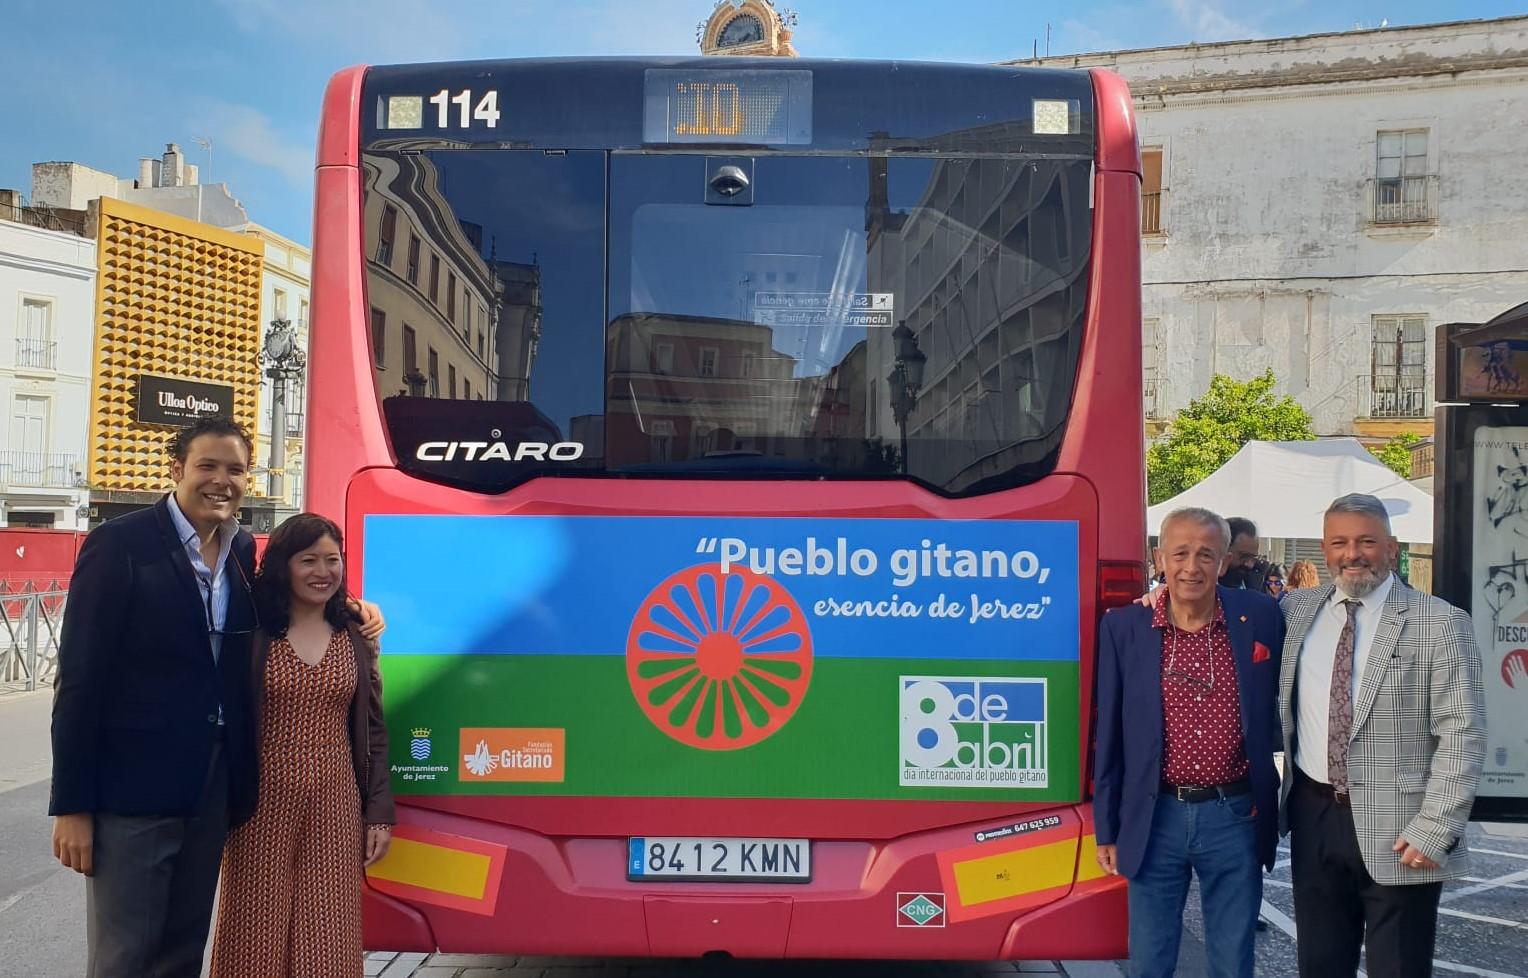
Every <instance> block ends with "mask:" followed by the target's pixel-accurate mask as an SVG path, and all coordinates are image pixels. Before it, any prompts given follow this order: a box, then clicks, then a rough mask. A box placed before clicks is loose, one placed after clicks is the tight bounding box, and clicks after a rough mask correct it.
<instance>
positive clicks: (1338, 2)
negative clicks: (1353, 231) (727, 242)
mask: <svg viewBox="0 0 1528 978" xmlns="http://www.w3.org/2000/svg"><path fill="white" fill-rule="evenodd" d="M781 5H784V6H793V7H794V8H795V9H796V10H798V11H799V13H800V15H801V24H800V27H799V28H798V29H797V32H796V45H797V47H798V48H799V49H800V50H801V52H802V53H803V54H805V55H808V56H819V57H848V58H910V59H926V60H946V61H968V62H990V61H999V60H1004V59H1010V58H1019V57H1024V56H1027V55H1028V54H1029V53H1030V51H1031V49H1032V45H1033V44H1034V43H1035V41H1037V40H1038V42H1039V45H1040V48H1041V50H1042V51H1043V50H1044V47H1045V43H1046V27H1047V21H1049V25H1050V50H1051V52H1052V53H1053V54H1066V53H1072V52H1082V51H1095V50H1105V49H1114V48H1130V47H1154V46H1158V45H1167V44H1184V43H1187V42H1189V41H1215V40H1225V39H1229V38H1244V37H1276V36H1281V35H1290V34H1309V33H1316V32H1322V31H1338V30H1348V29H1351V28H1352V27H1354V26H1355V25H1363V26H1368V27H1377V26H1379V25H1380V23H1381V21H1385V20H1388V22H1389V23H1390V24H1392V25H1404V24H1421V23H1429V22H1435V21H1442V20H1459V19H1469V18H1478V17H1502V16H1509V15H1513V14H1522V13H1528V0H1518V2H1516V3H1507V2H1500V0H1461V2H1457V3H1452V4H1443V3H1438V2H1433V3H1421V2H1416V0H1319V2H1318V0H1267V2H1263V3H1257V4H1250V3H1243V4H1234V3H1230V2H1227V0H1140V2H1135V3H1120V2H1114V0H1073V2H1071V3H1067V4H1053V5H1047V4H1040V3H1030V2H1025V0H943V2H939V0H794V2H793V3H791V2H786V0H781ZM0 6H3V9H4V10H5V16H4V24H5V28H6V30H5V36H6V44H5V50H4V53H3V55H0V86H3V87H0V90H3V91H6V92H9V93H10V96H9V98H8V101H9V102H10V105H11V108H10V109H9V110H7V111H6V113H5V116H4V119H3V121H0V187H15V188H19V189H21V190H22V191H23V192H24V193H29V192H30V188H31V164H32V163H33V162H35V161H41V160H76V161H78V162H81V163H86V164H88V165H91V166H94V167H98V168H100V169H105V170H110V171H112V172H114V173H116V174H118V175H122V176H126V175H131V174H134V173H136V172H137V160H138V158H139V157H141V156H157V155H158V154H159V153H160V152H162V151H163V148H164V144H165V143H166V142H171V141H174V142H178V143H180V144H181V146H182V148H183V149H184V150H186V152H187V154H188V157H189V159H190V161H191V162H193V163H197V164H199V165H201V166H202V167H203V171H204V176H203V179H204V180H206V169H207V168H206V163H207V159H206V154H205V152H204V151H202V150H201V149H200V148H198V147H197V146H196V144H195V143H194V141H193V137H194V136H204V137H207V138H210V139H211V140H212V143H213V160H212V167H211V179H212V181H213V182H227V183H228V184H229V187H230V189H231V191H232V192H233V194H234V195H235V196H236V197H238V198H240V199H241V200H242V201H243V202H244V205H245V207H246V208H247V209H248V210H249V212H250V216H251V217H252V218H253V219H254V220H256V221H259V222H260V223H262V224H266V225H268V226H270V227H272V228H274V229H275V230H277V231H279V232H281V233H283V234H286V235H289V236H291V237H293V238H295V239H297V240H298V241H302V242H304V243H306V242H307V241H308V240H309V238H310V230H309V227H310V223H311V203H312V160H313V138H314V131H315V126H316V120H317V117H318V107H319V100H320V98H321V96H322V94H323V90H324V85H325V83H326V82H327V80H328V77H329V75H330V74H332V73H333V72H334V71H335V70H336V69H338V68H341V67H344V66H346V65H350V64H361V63H370V64H391V63H397V62H405V61H436V60H453V59H466V58H513V57H529V56H552V55H585V54H605V55H609V54H683V53H692V52H694V51H695V44H694V35H695V25H696V24H697V23H698V22H699V21H701V20H702V19H704V18H705V17H706V16H707V15H708V14H709V13H710V11H711V9H712V6H713V0H644V2H632V0H148V2H145V3H131V2H123V0H73V2H68V0H66V2H59V0H5V2H4V3H3V5H0ZM936 11H937V12H936Z"/></svg>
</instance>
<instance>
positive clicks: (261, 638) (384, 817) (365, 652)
mask: <svg viewBox="0 0 1528 978" xmlns="http://www.w3.org/2000/svg"><path fill="white" fill-rule="evenodd" d="M347 629H348V631H349V633H350V647H351V649H352V650H354V652H355V674H356V677H357V681H356V684H355V694H354V695H353V696H352V697H351V698H350V758H351V762H352V765H353V766H354V768H355V784H356V790H357V791H358V792H359V793H360V796H361V821H362V822H364V823H365V824H366V825H392V824H393V823H394V822H395V821H396V819H397V816H396V814H395V812H394V808H393V789H392V781H391V777H390V775H389V771H388V767H387V725H386V724H385V723H384V722H383V719H382V674H381V672H380V671H379V670H378V668H377V657H376V656H375V655H374V654H373V652H372V645H371V643H370V642H368V641H366V639H364V638H362V637H361V633H360V631H359V630H358V629H357V628H356V627H355V625H349V626H347ZM270 651H271V637H270V636H269V635H267V634H266V633H265V632H264V631H258V632H256V633H255V640H254V647H253V648H252V649H251V655H250V667H251V669H252V670H253V682H251V683H250V688H251V690H252V691H253V696H254V710H253V715H254V717H255V725H256V728H255V730H256V732H255V743H256V744H259V743H260V742H261V739H260V738H261V730H260V724H261V723H262V722H263V720H264V713H265V662H266V659H268V658H269V657H270ZM362 676H365V677H368V678H369V681H368V682H361V681H360V677H362Z"/></svg>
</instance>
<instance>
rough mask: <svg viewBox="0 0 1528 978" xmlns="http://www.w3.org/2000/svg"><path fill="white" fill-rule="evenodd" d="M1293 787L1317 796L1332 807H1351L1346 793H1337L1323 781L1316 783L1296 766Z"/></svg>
mask: <svg viewBox="0 0 1528 978" xmlns="http://www.w3.org/2000/svg"><path fill="white" fill-rule="evenodd" d="M1295 786H1296V787H1297V788H1303V789H1305V790H1306V791H1310V792H1313V793H1314V794H1318V795H1320V796H1321V797H1322V798H1325V799H1326V800H1327V801H1329V802H1331V803H1332V804H1334V805H1341V806H1342V807H1344V808H1347V807H1350V806H1351V805H1352V801H1351V800H1350V799H1349V797H1348V793H1347V792H1346V791H1338V790H1337V789H1336V788H1333V787H1332V786H1331V785H1329V784H1327V783H1326V782H1325V781H1317V780H1316V779H1315V778H1313V777H1311V776H1310V775H1308V774H1306V773H1305V772H1304V771H1302V770H1300V768H1299V767H1298V766H1296V767H1295Z"/></svg>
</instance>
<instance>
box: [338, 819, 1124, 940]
mask: <svg viewBox="0 0 1528 978" xmlns="http://www.w3.org/2000/svg"><path fill="white" fill-rule="evenodd" d="M399 815H400V824H399V826H398V828H397V830H396V832H395V839H394V844H393V851H392V852H391V853H390V854H389V856H388V859H386V860H384V861H383V862H382V863H379V864H377V866H376V867H373V870H372V871H371V875H370V877H369V879H368V884H367V890H366V895H365V901H364V902H365V916H366V927H365V941H366V947H367V948H368V949H370V950H396V951H434V950H443V951H449V952H455V953H462V954H534V955H545V956H563V955H570V956H578V957H645V956H653V957H699V956H702V955H706V954H712V953H721V954H726V955H729V956H732V957H738V958H881V959H936V960H998V959H1006V960H1045V959H1090V958H1091V959H1115V958H1122V957H1124V956H1125V935H1126V910H1125V906H1126V902H1125V886H1124V881H1123V880H1122V879H1120V878H1119V877H1105V876H1103V875H1102V873H1101V872H1100V871H1099V870H1098V869H1097V868H1096V863H1095V862H1094V859H1093V836H1092V820H1091V813H1090V812H1089V811H1088V810H1087V808H1086V807H1085V806H1084V807H1072V806H1068V807H1064V808H1057V809H1050V810H1048V811H1044V812H1026V813H1025V814H1024V815H1023V816H1021V817H1019V818H1018V819H1010V820H1008V824H1007V825H1003V824H994V823H992V822H990V821H989V822H984V823H977V824H970V825H962V826H955V827H946V828H940V829H937V830H932V831H926V832H918V833H915V834H911V835H907V836H903V837H901V838H898V839H894V840H891V841H886V842H872V841H862V840H861V841H857V840H851V839H840V840H824V841H818V842H814V843H813V850H812V856H813V877H812V880H811V882H808V883H799V884H796V883H792V884H784V883H654V882H631V881H628V880H627V879H626V877H625V867H626V840H625V839H622V838H552V837H548V836H545V835H542V834H539V833H534V832H529V831H526V830H525V829H521V828H516V827H513V826H507V825H502V824H497V823H493V822H487V821H482V820H479V819H472V818H464V817H461V816H459V815H450V814H445V813H441V812H436V811H426V810H421V809H416V808H412V807H407V806H400V810H399ZM1009 826H1014V827H1018V826H1023V827H1022V828H1020V829H1019V831H1016V832H1012V833H1008V834H999V832H1002V831H1004V830H1006V829H1007V828H1008V827H1009ZM993 830H998V831H996V832H995V831H993ZM989 835H990V836H991V837H990V838H989V837H988V836H989ZM979 839H980V840H982V841H978V840H979Z"/></svg>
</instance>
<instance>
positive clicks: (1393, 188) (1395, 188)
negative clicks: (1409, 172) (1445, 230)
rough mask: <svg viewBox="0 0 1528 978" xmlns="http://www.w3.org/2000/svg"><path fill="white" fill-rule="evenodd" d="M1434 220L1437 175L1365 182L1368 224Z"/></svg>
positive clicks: (1429, 221) (1420, 222) (1377, 179)
mask: <svg viewBox="0 0 1528 978" xmlns="http://www.w3.org/2000/svg"><path fill="white" fill-rule="evenodd" d="M1437 220H1438V177H1437V175H1435V174H1433V175H1428V176H1421V177H1387V178H1375V179H1373V180H1370V181H1369V223H1370V224H1376V225H1386V226H1388V225H1393V224H1434V223H1436V222H1437Z"/></svg>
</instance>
